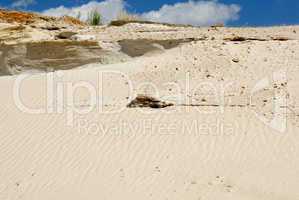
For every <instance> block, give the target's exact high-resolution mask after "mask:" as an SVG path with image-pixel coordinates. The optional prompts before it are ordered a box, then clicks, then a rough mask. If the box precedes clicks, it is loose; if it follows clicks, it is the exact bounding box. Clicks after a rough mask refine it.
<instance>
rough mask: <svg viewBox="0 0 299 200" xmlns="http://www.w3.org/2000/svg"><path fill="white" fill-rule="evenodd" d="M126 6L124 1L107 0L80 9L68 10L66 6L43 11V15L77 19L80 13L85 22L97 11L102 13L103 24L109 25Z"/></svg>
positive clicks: (91, 3)
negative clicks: (92, 12) (90, 14)
mask: <svg viewBox="0 0 299 200" xmlns="http://www.w3.org/2000/svg"><path fill="white" fill-rule="evenodd" d="M125 5H126V3H125V2H124V1H123V0H106V1H101V2H97V1H91V2H89V3H87V4H84V5H81V6H79V7H73V8H66V7H64V6H60V7H57V8H51V9H48V10H45V11H43V14H45V15H49V16H56V17H61V16H64V15H68V16H72V17H77V16H78V14H79V13H80V19H81V20H83V21H84V20H87V18H88V14H89V13H90V12H91V11H94V10H97V11H98V12H99V13H101V15H102V18H103V22H105V23H107V22H109V21H111V20H113V19H115V18H116V17H117V16H118V15H119V13H120V12H122V11H123V10H124V9H125Z"/></svg>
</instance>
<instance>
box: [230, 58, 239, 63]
mask: <svg viewBox="0 0 299 200" xmlns="http://www.w3.org/2000/svg"><path fill="white" fill-rule="evenodd" d="M232 61H233V62H235V63H238V62H240V60H239V59H238V58H233V59H232Z"/></svg>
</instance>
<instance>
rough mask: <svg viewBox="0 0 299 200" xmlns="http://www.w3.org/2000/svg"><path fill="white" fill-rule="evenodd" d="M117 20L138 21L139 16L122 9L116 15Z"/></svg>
mask: <svg viewBox="0 0 299 200" xmlns="http://www.w3.org/2000/svg"><path fill="white" fill-rule="evenodd" d="M117 20H118V21H127V22H131V21H139V20H140V17H139V16H138V15H135V14H131V13H128V12H126V11H123V12H121V13H120V14H119V15H118V16H117Z"/></svg>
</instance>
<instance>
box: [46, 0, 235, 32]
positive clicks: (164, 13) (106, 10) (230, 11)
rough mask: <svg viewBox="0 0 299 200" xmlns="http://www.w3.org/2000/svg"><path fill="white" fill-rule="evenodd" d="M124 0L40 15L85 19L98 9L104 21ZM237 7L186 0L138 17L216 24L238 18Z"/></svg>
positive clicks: (114, 14) (213, 1) (120, 8)
mask: <svg viewBox="0 0 299 200" xmlns="http://www.w3.org/2000/svg"><path fill="white" fill-rule="evenodd" d="M125 7H126V3H125V1H124V0H104V1H101V2H97V1H91V2H89V3H87V4H84V5H81V6H78V7H73V8H66V7H64V6H60V7H57V8H51V9H48V10H45V11H44V12H43V14H45V15H50V16H63V15H69V16H73V17H76V16H78V13H80V14H81V20H86V19H87V18H88V13H89V12H91V11H93V10H95V9H96V10H97V11H99V12H100V13H101V15H102V17H103V20H104V22H105V23H107V22H109V21H111V20H113V19H115V18H116V17H117V16H118V15H119V13H121V12H122V11H124V10H125ZM239 12H240V7H239V6H238V5H235V4H230V5H227V4H223V3H219V2H217V0H211V1H189V2H183V3H176V4H174V5H164V6H162V7H161V8H160V9H159V10H155V11H150V12H146V13H141V14H140V17H141V18H143V19H146V20H150V21H155V22H167V23H177V24H191V25H198V26H206V25H211V24H215V23H227V22H229V21H232V20H236V19H238V17H239V15H238V14H239Z"/></svg>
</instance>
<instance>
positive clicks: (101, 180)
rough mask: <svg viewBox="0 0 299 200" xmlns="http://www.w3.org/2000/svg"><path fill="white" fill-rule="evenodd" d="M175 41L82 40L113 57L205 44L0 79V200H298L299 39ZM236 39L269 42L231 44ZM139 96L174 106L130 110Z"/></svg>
mask: <svg viewBox="0 0 299 200" xmlns="http://www.w3.org/2000/svg"><path fill="white" fill-rule="evenodd" d="M168 29H170V28H169V27H167V26H161V25H140V24H135V25H134V24H128V25H125V26H123V27H105V28H104V29H102V28H96V29H92V30H89V31H88V32H86V33H84V30H81V31H82V33H80V34H81V35H84V34H85V35H88V34H89V35H94V36H95V37H96V40H99V41H100V45H101V44H102V47H103V46H104V47H103V48H106V49H109V48H110V47H111V49H109V50H111V51H116V47H115V42H116V41H118V40H122V39H148V40H149V39H161V38H163V39H182V38H197V39H200V38H203V36H206V37H205V39H203V40H199V41H191V42H188V43H185V44H181V45H179V46H176V47H174V48H172V49H163V48H161V49H162V50H161V52H159V53H154V54H150V55H143V56H140V57H136V58H129V57H128V58H127V59H125V60H123V61H119V62H117V63H116V62H115V59H113V60H114V61H113V62H111V63H114V64H108V65H103V64H100V63H98V64H96V63H91V64H89V65H87V66H81V67H80V68H79V69H72V70H66V71H56V72H51V73H47V74H46V73H45V74H34V75H33V74H30V73H27V74H23V75H15V76H3V77H0V85H1V90H2V96H1V98H0V112H1V115H0V149H1V150H0V177H1V178H0V199H1V200H2V199H3V200H13V199H22V200H27V199H28V200H35V199H36V200H40V199H43V200H47V199H49V200H54V199H55V200H56V199H57V200H60V199H72V200H82V199H86V200H87V199H88V200H89V199H90V200H91V199H109V200H111V199H164V200H165V199H194V200H199V199H201V200H215V199H221V200H226V199H227V200H253V199H254V200H262V199H263V200H276V199H277V200H280V199H284V200H286V199H290V200H294V199H299V191H298V187H299V179H298V177H299V157H298V153H299V135H298V134H297V133H298V131H299V118H298V116H299V108H298V100H299V99H298V98H299V92H298V87H299V81H298V80H299V59H298V58H299V57H298V56H299V54H298V53H299V51H298V50H299V45H298V44H299V42H298V38H299V37H298V34H297V32H298V33H299V28H298V27H295V26H294V27H270V28H219V29H217V30H215V29H208V28H188V27H178V28H174V27H171V29H175V31H174V30H170V31H167V30H168ZM127 30H129V32H128V31H127ZM233 34H235V35H239V36H244V37H251V38H256V37H258V38H266V39H267V41H252V40H249V41H244V42H233V41H226V40H224V38H226V37H233ZM277 36H283V37H288V38H290V40H287V41H277V40H273V39H271V37H277ZM212 37H213V38H212ZM160 47H161V46H160ZM22 80H23V81H22ZM19 83H20V84H19ZM18 86H20V88H18ZM53 88H54V89H53ZM137 94H145V95H149V96H155V97H157V98H158V99H161V100H163V101H167V102H172V103H173V104H174V106H172V107H168V108H164V109H150V108H126V105H127V104H128V103H129V102H130V100H132V99H133V98H134V97H135V96H136V95H137ZM18 97H20V98H18ZM91 97H95V98H91ZM18 100H21V101H18ZM91 100H95V101H91ZM26 109H27V110H26ZM83 110H85V111H86V113H83ZM87 111H88V112H87ZM30 112H31V113H30ZM34 112H36V113H34Z"/></svg>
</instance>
